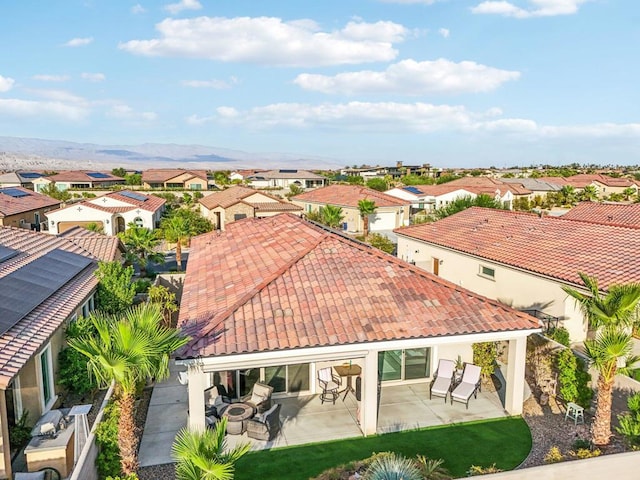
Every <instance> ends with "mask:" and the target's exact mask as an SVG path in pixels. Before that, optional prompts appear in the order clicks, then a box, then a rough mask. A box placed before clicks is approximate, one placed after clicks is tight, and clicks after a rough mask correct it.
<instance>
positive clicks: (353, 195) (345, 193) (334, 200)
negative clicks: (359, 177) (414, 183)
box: [292, 185, 411, 208]
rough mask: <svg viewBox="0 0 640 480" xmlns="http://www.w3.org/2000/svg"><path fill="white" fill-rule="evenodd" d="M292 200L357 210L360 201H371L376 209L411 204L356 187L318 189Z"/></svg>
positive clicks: (339, 186)
mask: <svg viewBox="0 0 640 480" xmlns="http://www.w3.org/2000/svg"><path fill="white" fill-rule="evenodd" d="M292 200H295V201H299V202H309V203H318V204H322V205H335V206H339V207H351V208H358V202H359V201H360V200H373V201H374V202H375V203H376V206H377V207H400V206H403V205H411V202H410V201H408V200H402V199H400V198H396V197H392V196H391V195H387V194H386V193H382V192H379V191H377V190H373V189H371V188H367V187H360V186H358V185H329V186H328V187H323V188H318V189H316V190H310V191H308V192H304V193H301V194H300V195H296V196H295V197H293V198H292Z"/></svg>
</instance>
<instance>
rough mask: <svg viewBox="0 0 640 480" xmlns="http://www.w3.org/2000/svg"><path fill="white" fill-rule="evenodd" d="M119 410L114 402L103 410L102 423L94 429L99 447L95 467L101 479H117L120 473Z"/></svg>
mask: <svg viewBox="0 0 640 480" xmlns="http://www.w3.org/2000/svg"><path fill="white" fill-rule="evenodd" d="M119 418H120V409H119V408H118V405H117V404H116V403H115V402H111V403H109V404H108V405H107V406H106V407H105V409H104V415H103V417H102V421H101V422H100V424H99V425H98V428H96V443H97V444H98V447H99V452H98V457H97V458H96V467H98V475H99V476H100V478H101V479H107V478H108V477H110V476H111V477H117V476H118V475H120V473H121V466H120V465H121V464H120V450H119V449H118V420H119Z"/></svg>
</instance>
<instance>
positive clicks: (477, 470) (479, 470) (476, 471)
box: [467, 463, 502, 477]
mask: <svg viewBox="0 0 640 480" xmlns="http://www.w3.org/2000/svg"><path fill="white" fill-rule="evenodd" d="M500 472H502V470H501V469H500V468H498V467H496V464H495V463H492V464H491V465H489V466H488V467H483V466H481V465H471V467H469V470H468V471H467V476H468V477H475V476H477V475H487V474H489V473H500Z"/></svg>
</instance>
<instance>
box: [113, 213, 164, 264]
mask: <svg viewBox="0 0 640 480" xmlns="http://www.w3.org/2000/svg"><path fill="white" fill-rule="evenodd" d="M128 227H129V228H127V230H125V231H124V232H122V233H119V234H118V236H119V237H120V240H122V243H123V244H124V246H125V248H126V250H127V253H126V254H125V257H127V258H128V259H135V261H136V263H138V266H139V267H140V275H141V276H143V277H144V276H146V275H147V265H148V264H149V261H153V262H158V263H161V262H164V255H163V254H162V253H160V252H157V251H156V249H157V248H158V246H159V245H160V238H159V237H158V234H157V233H156V232H154V231H152V230H150V229H148V228H146V227H138V226H137V225H136V224H134V223H130V224H129V225H128Z"/></svg>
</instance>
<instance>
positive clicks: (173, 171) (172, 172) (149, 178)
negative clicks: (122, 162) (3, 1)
mask: <svg viewBox="0 0 640 480" xmlns="http://www.w3.org/2000/svg"><path fill="white" fill-rule="evenodd" d="M185 173H188V174H189V175H191V177H190V178H194V177H197V178H201V179H202V180H207V171H206V170H182V169H181V168H150V169H148V170H143V171H142V181H143V182H147V183H164V182H166V181H168V180H171V179H172V178H175V177H178V176H180V175H183V174H185Z"/></svg>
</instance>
